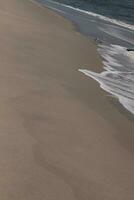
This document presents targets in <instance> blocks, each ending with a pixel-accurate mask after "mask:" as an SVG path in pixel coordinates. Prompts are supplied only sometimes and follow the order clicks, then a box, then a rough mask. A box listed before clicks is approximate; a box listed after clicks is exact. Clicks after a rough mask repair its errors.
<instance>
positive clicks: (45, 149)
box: [0, 0, 134, 200]
mask: <svg viewBox="0 0 134 200" xmlns="http://www.w3.org/2000/svg"><path fill="white" fill-rule="evenodd" d="M101 65H102V64H101V59H100V57H99V56H98V53H97V50H96V47H95V45H94V44H93V43H92V42H90V41H89V39H87V38H85V37H83V36H81V35H80V34H79V33H78V32H77V31H75V29H74V27H73V26H72V25H71V23H70V22H68V21H67V20H66V19H64V18H62V17H61V16H59V15H57V14H56V13H54V12H52V11H50V10H48V9H46V8H42V7H41V6H39V5H37V4H34V3H33V2H32V1H28V0H4V1H3V0H0V199H1V200H90V199H91V200H126V199H127V200H133V199H134V190H133V186H134V173H133V169H134V159H133V152H134V150H133V142H134V137H133V134H132V133H133V130H134V129H133V128H134V127H133V123H132V121H129V120H128V119H127V118H126V117H124V116H123V115H122V114H121V113H120V112H119V111H118V110H117V109H116V108H115V107H114V106H113V104H112V103H111V102H110V101H109V100H107V97H106V94H105V93H104V92H103V91H101V90H100V89H99V87H98V85H97V84H96V83H95V82H94V81H93V80H91V79H89V78H88V77H85V76H84V75H83V74H81V73H80V72H78V69H79V68H87V69H88V68H90V69H94V70H99V69H100V67H101ZM108 116H109V117H108ZM115 116H116V117H115Z"/></svg>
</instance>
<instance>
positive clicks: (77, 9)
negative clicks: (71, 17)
mask: <svg viewBox="0 0 134 200" xmlns="http://www.w3.org/2000/svg"><path fill="white" fill-rule="evenodd" d="M49 2H51V3H54V4H57V5H62V6H64V7H66V8H70V9H72V10H75V11H78V12H81V13H84V14H88V15H91V16H93V17H96V18H98V19H101V20H104V21H106V22H110V23H112V24H115V25H118V26H121V27H123V28H127V29H130V30H134V25H132V24H128V23H125V22H123V21H120V20H116V19H114V18H109V17H106V16H104V15H100V14H97V13H94V12H90V11H86V10H82V9H80V8H75V7H73V6H70V5H66V4H63V3H58V2H54V1H52V0H49Z"/></svg>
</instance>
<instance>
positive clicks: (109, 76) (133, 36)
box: [37, 0, 134, 114]
mask: <svg viewBox="0 0 134 200" xmlns="http://www.w3.org/2000/svg"><path fill="white" fill-rule="evenodd" d="M37 2H38V3H41V4H44V5H45V6H47V7H49V8H50V9H52V10H55V11H56V12H58V13H60V14H61V15H63V16H64V17H66V18H68V19H69V20H71V21H72V22H73V23H74V24H75V25H76V27H77V29H78V30H79V31H80V32H81V33H83V34H84V35H86V36H90V37H92V38H94V39H95V41H96V43H97V49H98V52H99V54H100V55H101V56H102V58H103V66H102V71H101V73H97V72H94V71H91V70H90V66H89V68H85V66H78V70H79V72H80V73H84V74H85V75H86V76H88V77H89V78H92V79H94V80H95V81H97V82H98V84H99V85H100V88H102V89H103V90H105V91H106V92H107V94H110V95H111V96H113V98H116V99H117V100H118V101H119V102H120V104H121V105H122V106H123V107H124V109H127V110H128V111H129V112H130V113H131V114H134V51H128V49H131V50H134V0H118V1H117V0H37ZM89 56H90V55H89Z"/></svg>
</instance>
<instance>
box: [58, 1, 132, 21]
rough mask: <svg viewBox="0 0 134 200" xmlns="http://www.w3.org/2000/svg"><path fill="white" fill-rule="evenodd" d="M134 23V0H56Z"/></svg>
mask: <svg viewBox="0 0 134 200" xmlns="http://www.w3.org/2000/svg"><path fill="white" fill-rule="evenodd" d="M54 1H57V2H60V3H63V4H67V5H70V6H73V7H75V8H80V9H83V10H87V11H91V12H95V13H98V14H101V15H105V16H107V17H110V18H115V19H117V20H121V21H125V22H128V23H131V24H134V0H54Z"/></svg>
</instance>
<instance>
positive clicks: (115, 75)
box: [79, 45, 134, 114]
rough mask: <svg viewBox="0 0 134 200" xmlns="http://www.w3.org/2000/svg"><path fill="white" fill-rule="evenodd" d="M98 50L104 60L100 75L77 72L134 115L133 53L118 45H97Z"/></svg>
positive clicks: (90, 72) (83, 71)
mask: <svg viewBox="0 0 134 200" xmlns="http://www.w3.org/2000/svg"><path fill="white" fill-rule="evenodd" d="M98 50H99V53H100V54H101V55H102V57H103V58H104V61H103V65H104V70H103V71H102V72H101V73H96V72H93V71H90V70H86V69H79V71H80V72H82V73H84V74H85V75H87V76H89V77H91V78H93V79H94V80H96V81H97V82H98V83H99V84H100V87H101V88H102V89H104V90H105V91H107V92H108V93H110V94H111V95H113V96H114V97H116V98H117V99H118V100H119V102H120V103H121V104H122V105H123V106H124V107H125V108H126V109H127V110H128V111H129V112H131V113H132V114H134V57H133V56H134V52H131V51H130V52H128V51H127V48H126V47H122V46H119V45H110V46H106V45H99V49H98ZM126 65H127V66H126Z"/></svg>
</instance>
